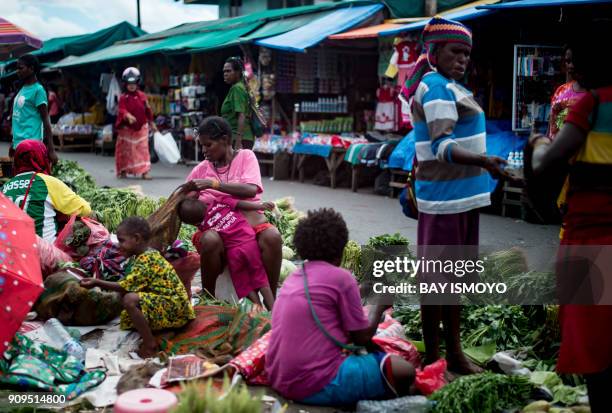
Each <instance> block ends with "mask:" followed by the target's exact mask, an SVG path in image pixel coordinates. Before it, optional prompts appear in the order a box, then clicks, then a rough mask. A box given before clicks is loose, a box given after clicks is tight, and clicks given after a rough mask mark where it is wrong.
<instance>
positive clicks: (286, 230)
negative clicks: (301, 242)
mask: <svg viewBox="0 0 612 413" xmlns="http://www.w3.org/2000/svg"><path fill="white" fill-rule="evenodd" d="M274 204H275V205H276V208H275V209H274V210H273V211H266V212H265V215H266V218H267V219H268V222H269V223H271V224H272V225H274V226H275V227H276V228H277V229H278V231H279V232H280V234H281V236H282V238H283V245H285V246H287V247H289V248H293V234H295V228H296V227H297V224H298V222H299V220H300V218H302V217H303V216H304V214H303V213H301V212H300V211H298V210H296V209H295V206H294V200H293V198H291V197H286V198H281V199H278V200H276V201H274Z"/></svg>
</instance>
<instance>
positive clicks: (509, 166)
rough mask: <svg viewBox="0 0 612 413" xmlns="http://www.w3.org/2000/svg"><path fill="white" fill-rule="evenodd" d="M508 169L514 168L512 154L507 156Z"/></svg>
mask: <svg viewBox="0 0 612 413" xmlns="http://www.w3.org/2000/svg"><path fill="white" fill-rule="evenodd" d="M508 168H511V169H512V168H514V152H510V154H509V155H508Z"/></svg>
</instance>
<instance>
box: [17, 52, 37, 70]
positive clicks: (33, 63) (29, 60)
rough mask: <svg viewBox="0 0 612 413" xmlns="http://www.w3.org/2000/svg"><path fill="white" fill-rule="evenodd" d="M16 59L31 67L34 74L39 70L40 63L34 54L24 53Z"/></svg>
mask: <svg viewBox="0 0 612 413" xmlns="http://www.w3.org/2000/svg"><path fill="white" fill-rule="evenodd" d="M17 61H19V62H21V63H23V64H24V65H25V66H27V67H29V68H30V69H32V71H33V72H34V73H35V74H36V73H38V71H39V70H40V63H39V62H38V58H37V57H36V56H34V55H31V54H24V55H23V56H21V57H19V59H17Z"/></svg>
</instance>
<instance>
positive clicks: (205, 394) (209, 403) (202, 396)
mask: <svg viewBox="0 0 612 413" xmlns="http://www.w3.org/2000/svg"><path fill="white" fill-rule="evenodd" d="M228 383H229V381H228V380H227V379H225V380H224V383H223V388H222V390H221V391H218V390H216V389H215V388H214V387H213V385H212V380H208V382H207V383H206V385H204V386H202V385H201V384H198V383H190V384H187V385H185V386H184V387H183V390H182V391H181V393H180V394H179V403H178V405H177V406H176V407H174V408H173V409H172V410H170V412H171V413H192V412H206V413H259V412H261V411H262V402H261V397H259V396H253V395H251V393H250V392H249V390H248V388H247V387H246V386H244V385H240V386H238V387H236V388H233V389H230V386H229V384H228ZM224 393H225V394H224Z"/></svg>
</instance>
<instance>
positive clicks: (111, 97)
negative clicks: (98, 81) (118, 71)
mask: <svg viewBox="0 0 612 413" xmlns="http://www.w3.org/2000/svg"><path fill="white" fill-rule="evenodd" d="M119 96H121V86H120V85H119V81H118V80H117V77H116V76H115V75H113V77H112V79H111V81H110V84H109V85H108V94H107V95H106V111H107V112H108V113H109V114H110V115H112V116H116V115H117V107H118V105H119Z"/></svg>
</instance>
